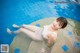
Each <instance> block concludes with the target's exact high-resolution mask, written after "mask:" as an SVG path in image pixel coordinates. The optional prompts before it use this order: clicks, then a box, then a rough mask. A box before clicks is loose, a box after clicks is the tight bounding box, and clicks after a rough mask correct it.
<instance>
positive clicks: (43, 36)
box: [7, 17, 68, 47]
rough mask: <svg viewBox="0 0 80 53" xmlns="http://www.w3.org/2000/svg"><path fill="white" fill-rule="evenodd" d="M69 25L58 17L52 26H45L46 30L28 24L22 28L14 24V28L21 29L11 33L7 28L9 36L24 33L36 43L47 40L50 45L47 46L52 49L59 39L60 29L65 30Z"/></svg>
mask: <svg viewBox="0 0 80 53" xmlns="http://www.w3.org/2000/svg"><path fill="white" fill-rule="evenodd" d="M67 23H68V22H67V20H66V18H64V17H58V18H57V19H56V20H55V21H54V22H52V23H51V24H50V25H46V26H44V28H40V27H37V26H33V25H26V24H23V25H21V26H18V25H16V24H13V27H15V28H19V30H17V31H11V30H10V29H9V28H7V32H8V33H9V34H13V33H14V34H17V33H20V32H23V33H25V34H26V35H27V36H29V37H30V38H31V39H33V40H35V41H43V40H45V42H46V43H47V44H48V45H47V46H48V47H51V46H52V45H53V43H54V42H55V41H56V39H57V34H58V31H59V29H63V28H65V27H66V26H67Z"/></svg>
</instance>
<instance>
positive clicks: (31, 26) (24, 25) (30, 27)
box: [13, 24, 40, 32]
mask: <svg viewBox="0 0 80 53" xmlns="http://www.w3.org/2000/svg"><path fill="white" fill-rule="evenodd" d="M13 27H17V28H26V29H29V30H31V31H34V32H35V31H37V30H39V29H40V27H37V26H34V25H26V24H23V25H21V26H18V25H16V24H13Z"/></svg>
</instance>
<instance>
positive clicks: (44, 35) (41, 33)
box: [36, 25, 57, 41]
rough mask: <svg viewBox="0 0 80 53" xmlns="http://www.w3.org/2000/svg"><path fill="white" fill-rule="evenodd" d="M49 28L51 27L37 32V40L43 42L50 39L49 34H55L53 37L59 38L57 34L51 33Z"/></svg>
mask: <svg viewBox="0 0 80 53" xmlns="http://www.w3.org/2000/svg"><path fill="white" fill-rule="evenodd" d="M48 28H49V25H45V26H44V27H43V28H40V30H38V31H36V35H37V36H38V37H37V38H38V39H40V40H42V41H43V40H44V39H48V37H47V35H48V34H54V35H53V37H55V38H57V34H56V33H55V32H51V31H49V30H48Z"/></svg>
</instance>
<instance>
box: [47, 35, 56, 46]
mask: <svg viewBox="0 0 80 53" xmlns="http://www.w3.org/2000/svg"><path fill="white" fill-rule="evenodd" d="M55 40H56V37H55V36H54V35H53V34H49V35H48V46H49V47H51V46H52V45H53V43H54V42H55Z"/></svg>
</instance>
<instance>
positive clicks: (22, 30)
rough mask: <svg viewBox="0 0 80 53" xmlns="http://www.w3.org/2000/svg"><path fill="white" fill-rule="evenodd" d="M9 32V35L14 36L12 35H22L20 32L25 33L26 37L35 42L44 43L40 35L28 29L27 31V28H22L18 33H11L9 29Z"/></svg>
mask: <svg viewBox="0 0 80 53" xmlns="http://www.w3.org/2000/svg"><path fill="white" fill-rule="evenodd" d="M7 32H8V33H9V34H12V33H14V34H18V33H20V32H23V33H24V34H26V36H28V37H30V38H32V39H33V40H36V41H42V40H41V39H40V38H39V37H38V35H36V33H35V32H32V31H30V30H27V29H25V28H20V29H19V30H17V31H10V29H9V28H7Z"/></svg>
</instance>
